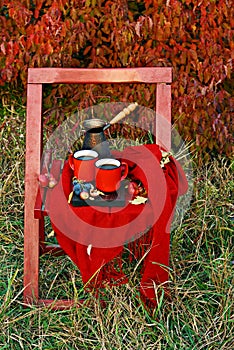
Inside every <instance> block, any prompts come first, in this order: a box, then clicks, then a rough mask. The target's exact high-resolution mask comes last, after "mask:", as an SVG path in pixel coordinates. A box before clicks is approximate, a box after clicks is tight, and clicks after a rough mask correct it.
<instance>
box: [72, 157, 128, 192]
mask: <svg viewBox="0 0 234 350" xmlns="http://www.w3.org/2000/svg"><path fill="white" fill-rule="evenodd" d="M69 165H70V167H71V169H72V170H73V171H74V176H75V177H76V178H77V179H79V180H84V181H85V182H92V181H95V183H96V188H97V189H98V190H99V191H102V192H104V193H111V192H115V191H117V190H118V189H119V187H120V183H121V181H122V180H124V179H125V178H126V176H127V174H128V165H127V163H125V162H120V161H119V160H117V159H113V158H102V159H98V153H97V152H96V151H93V150H80V151H76V152H74V153H73V154H71V155H70V156H69Z"/></svg>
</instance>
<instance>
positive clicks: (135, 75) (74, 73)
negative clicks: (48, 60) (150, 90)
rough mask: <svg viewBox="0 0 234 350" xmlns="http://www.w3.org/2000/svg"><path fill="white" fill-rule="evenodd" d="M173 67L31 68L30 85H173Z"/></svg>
mask: <svg viewBox="0 0 234 350" xmlns="http://www.w3.org/2000/svg"><path fill="white" fill-rule="evenodd" d="M171 82H172V68H171V67H150V68H149V67H137V68H100V69H99V68H29V70H28V83H29V84H52V83H71V84H79V83H82V84H97V83H99V84H105V83H171Z"/></svg>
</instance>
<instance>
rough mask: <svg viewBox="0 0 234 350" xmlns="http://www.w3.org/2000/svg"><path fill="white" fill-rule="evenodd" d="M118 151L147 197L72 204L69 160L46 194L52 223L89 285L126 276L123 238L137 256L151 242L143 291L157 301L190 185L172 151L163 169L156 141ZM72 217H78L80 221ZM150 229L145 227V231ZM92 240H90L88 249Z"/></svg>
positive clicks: (117, 281) (144, 274)
mask: <svg viewBox="0 0 234 350" xmlns="http://www.w3.org/2000/svg"><path fill="white" fill-rule="evenodd" d="M114 156H115V157H116V158H118V159H122V160H124V161H126V162H127V163H128V165H129V177H130V178H134V179H139V180H140V181H142V183H143V184H144V186H145V188H146V189H147V191H148V198H149V200H148V202H147V203H146V204H141V205H133V204H130V203H128V201H127V204H126V206H125V207H124V208H111V209H107V208H106V207H105V208H97V207H79V208H77V207H76V208H74V207H72V206H71V205H69V204H68V203H67V198H68V195H69V193H70V192H71V178H72V176H73V174H72V172H71V170H70V168H69V166H68V165H65V166H64V170H63V173H62V177H61V179H60V182H59V184H58V185H57V186H56V187H55V188H54V189H53V190H52V191H50V193H49V196H48V197H47V207H48V210H49V215H50V218H51V222H52V226H53V229H54V231H55V232H56V237H57V240H58V242H59V244H60V245H61V247H62V248H63V250H64V251H65V252H66V254H67V255H69V256H70V258H71V259H72V261H73V262H74V263H75V264H76V265H77V266H78V268H79V270H80V272H81V275H82V279H83V282H84V284H85V285H86V286H87V287H92V288H93V287H95V288H99V287H103V286H105V283H109V284H112V283H124V282H126V281H127V277H126V276H125V275H124V273H123V271H122V266H121V253H122V252H123V246H124V243H126V242H127V244H128V246H129V248H130V249H131V250H132V253H133V255H134V256H135V257H136V258H138V259H139V258H141V257H143V256H144V254H145V253H146V249H148V248H149V250H148V253H147V254H146V257H145V259H144V263H143V268H142V279H141V286H140V292H141V295H142V298H143V299H144V300H151V301H152V303H153V304H154V305H155V304H156V300H155V290H154V283H155V284H156V285H158V284H162V283H165V282H166V281H168V268H167V267H168V266H169V247H170V224H171V220H172V218H173V211H174V208H175V205H176V200H177V197H178V195H182V194H184V193H185V192H186V191H187V186H188V185H187V180H186V177H185V174H184V172H183V170H182V169H181V167H180V165H179V163H178V162H176V161H175V160H174V159H173V158H172V157H170V162H169V163H168V164H166V165H165V167H164V168H163V169H161V167H160V164H159V162H160V160H161V151H160V149H159V147H158V146H157V145H143V146H134V147H128V148H126V149H125V150H124V151H123V152H114ZM67 207H69V210H67ZM74 214H75V215H74ZM74 218H77V220H79V221H77V224H76V223H75V222H76V221H74ZM146 230H147V233H144V234H142V233H143V232H145V231H146ZM131 241H132V242H131ZM89 244H92V249H91V253H90V255H88V253H87V246H88V245H89ZM113 259H114V260H115V262H116V264H115V265H114V263H113ZM130 263H131V259H130ZM116 265H117V266H116Z"/></svg>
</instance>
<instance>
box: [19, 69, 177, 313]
mask: <svg viewBox="0 0 234 350" xmlns="http://www.w3.org/2000/svg"><path fill="white" fill-rule="evenodd" d="M171 82H172V68H170V67H149V68H147V67H142V68H30V69H29V70H28V85H27V120H26V122H27V123H26V160H25V164H26V165H25V214H24V304H25V305H29V304H43V305H50V306H51V307H53V308H55V309H57V308H59V309H61V308H67V307H70V306H71V305H72V304H73V303H74V302H73V301H72V300H57V301H54V300H45V299H44V300H42V299H40V298H39V257H40V254H41V253H43V252H45V251H47V252H48V251H50V250H51V251H54V252H56V253H58V249H59V247H58V248H56V247H54V246H51V247H50V246H47V247H45V245H43V243H42V242H43V240H44V217H43V215H39V216H38V218H35V215H34V207H35V202H36V197H37V190H38V175H39V174H40V166H41V155H42V147H43V145H42V134H43V125H42V86H43V84H52V83H67V84H74V83H76V84H108V83H110V84H113V83H116V84H127V83H150V84H156V85H157V87H156V113H155V123H156V140H155V141H156V143H158V144H160V145H161V146H162V147H163V148H164V149H167V150H170V146H171V85H170V84H171ZM157 116H163V118H165V120H166V121H167V123H165V124H164V125H163V127H161V125H160V121H159V120H158V118H157ZM40 244H42V248H43V249H42V251H40ZM60 250H61V248H60Z"/></svg>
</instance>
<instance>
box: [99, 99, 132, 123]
mask: <svg viewBox="0 0 234 350" xmlns="http://www.w3.org/2000/svg"><path fill="white" fill-rule="evenodd" d="M137 105H138V103H137V102H135V103H131V104H130V105H129V106H128V107H126V108H124V109H123V110H122V111H121V112H119V113H118V114H117V115H116V116H115V117H114V118H113V119H111V121H110V122H109V123H108V124H106V125H105V126H104V127H103V130H106V129H108V128H109V127H110V126H111V125H112V124H115V123H117V122H119V121H120V120H121V119H123V118H124V117H126V116H127V115H128V114H130V113H131V112H133V111H134V109H135V108H136V107H137Z"/></svg>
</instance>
